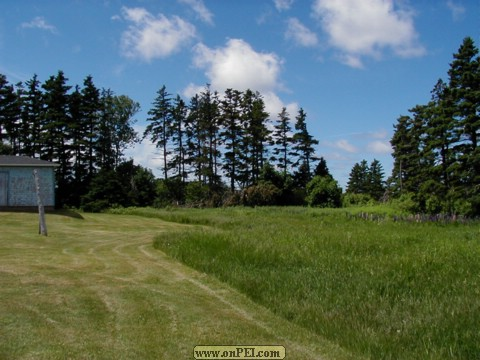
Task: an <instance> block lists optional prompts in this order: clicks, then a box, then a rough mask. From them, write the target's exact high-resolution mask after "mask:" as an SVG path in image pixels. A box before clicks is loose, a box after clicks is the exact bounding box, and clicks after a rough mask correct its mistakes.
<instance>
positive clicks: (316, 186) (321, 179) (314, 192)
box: [306, 176, 342, 207]
mask: <svg viewBox="0 0 480 360" xmlns="http://www.w3.org/2000/svg"><path fill="white" fill-rule="evenodd" d="M306 201H307V203H308V205H310V206H318V207H340V206H341V205H342V188H341V187H340V186H338V183H337V181H336V180H335V179H334V178H332V177H331V176H315V177H314V178H313V179H312V180H311V181H310V182H309V183H308V184H307V197H306Z"/></svg>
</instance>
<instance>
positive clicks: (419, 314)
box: [155, 208, 480, 359]
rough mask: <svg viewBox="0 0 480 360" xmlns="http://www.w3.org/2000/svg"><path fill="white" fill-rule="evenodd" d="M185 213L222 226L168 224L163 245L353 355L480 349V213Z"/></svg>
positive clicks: (465, 355) (474, 353)
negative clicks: (465, 217) (461, 216)
mask: <svg viewBox="0 0 480 360" xmlns="http://www.w3.org/2000/svg"><path fill="white" fill-rule="evenodd" d="M175 211H176V212H177V214H176V216H179V215H180V214H181V216H186V217H188V218H191V221H192V222H195V221H196V220H195V219H197V220H198V221H199V222H201V221H200V219H204V220H205V219H209V221H208V223H209V224H211V225H213V226H212V227H210V228H207V227H201V228H195V229H193V230H190V231H187V232H182V233H179V234H177V235H176V236H174V237H172V235H171V234H160V235H158V236H157V237H156V239H155V246H156V247H157V248H160V249H162V250H164V251H166V252H167V253H168V254H170V255H172V256H173V257H175V258H177V259H180V260H181V261H183V262H184V263H186V264H188V265H190V266H192V267H194V268H197V269H199V270H201V271H203V272H206V273H209V274H213V275H215V276H216V277H218V278H219V279H221V280H222V281H225V282H227V283H229V284H231V285H233V286H234V287H236V288H238V289H239V290H241V291H242V292H244V293H246V294H247V295H248V296H250V297H251V298H252V299H254V300H255V301H257V302H258V303H260V304H262V305H264V306H266V307H268V308H270V309H271V310H273V311H274V312H275V313H277V314H280V315H281V316H283V317H284V318H286V319H288V320H291V321H293V322H294V323H297V324H300V325H301V326H303V327H305V328H307V329H309V330H311V331H313V332H315V333H318V334H320V335H322V336H324V337H326V338H328V339H330V340H333V341H336V342H338V343H339V344H340V345H341V346H343V347H346V348H348V349H349V350H351V351H353V352H354V353H357V354H359V355H362V356H367V357H371V358H374V359H445V358H451V359H473V358H480V330H479V328H478V324H480V297H479V295H480V226H479V225H478V223H472V224H468V225H459V224H448V225H447V224H433V223H407V222H393V221H391V220H388V219H386V220H382V221H365V220H363V219H358V218H356V217H352V216H347V215H348V214H346V213H345V211H344V210H337V211H332V210H315V209H305V208H259V209H241V208H236V209H235V208H234V209H217V210H203V211H197V210H196V211H191V210H188V211H187V210H175ZM158 214H159V215H158V216H162V217H164V216H168V211H166V212H165V211H161V212H159V213H158ZM160 214H161V215H160ZM202 221H203V220H202Z"/></svg>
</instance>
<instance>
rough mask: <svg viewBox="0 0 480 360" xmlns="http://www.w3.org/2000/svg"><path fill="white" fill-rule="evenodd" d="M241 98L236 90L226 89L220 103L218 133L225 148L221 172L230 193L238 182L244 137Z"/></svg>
mask: <svg viewBox="0 0 480 360" xmlns="http://www.w3.org/2000/svg"><path fill="white" fill-rule="evenodd" d="M241 98H242V94H241V92H240V91H238V90H233V89H227V90H226V91H225V94H224V97H223V100H222V101H221V102H220V111H221V124H222V129H223V131H222V132H221V133H220V136H221V137H222V142H223V145H224V147H225V152H224V156H223V157H224V160H223V170H224V172H225V175H226V177H227V178H228V179H229V182H230V191H231V192H232V193H233V192H234V191H235V184H236V182H237V180H238V170H239V168H240V166H241V165H240V161H241V156H240V155H241V148H240V143H241V141H242V138H243V136H244V134H243V131H242V130H243V128H242V124H241V121H240V120H241V107H240V105H241Z"/></svg>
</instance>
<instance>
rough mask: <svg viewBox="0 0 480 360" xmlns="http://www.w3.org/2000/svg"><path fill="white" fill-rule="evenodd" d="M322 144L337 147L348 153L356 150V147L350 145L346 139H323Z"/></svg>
mask: <svg viewBox="0 0 480 360" xmlns="http://www.w3.org/2000/svg"><path fill="white" fill-rule="evenodd" d="M323 145H324V146H326V147H330V148H333V149H338V150H341V151H345V152H348V153H356V152H358V149H357V147H356V146H354V145H352V144H351V143H350V142H349V141H348V140H346V139H340V140H337V141H335V142H330V141H324V142H323Z"/></svg>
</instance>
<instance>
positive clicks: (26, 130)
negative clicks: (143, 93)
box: [0, 71, 140, 207]
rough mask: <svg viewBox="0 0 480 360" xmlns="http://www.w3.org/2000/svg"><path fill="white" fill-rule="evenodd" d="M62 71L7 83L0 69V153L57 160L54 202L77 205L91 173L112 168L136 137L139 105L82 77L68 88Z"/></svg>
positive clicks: (90, 177)
mask: <svg viewBox="0 0 480 360" xmlns="http://www.w3.org/2000/svg"><path fill="white" fill-rule="evenodd" d="M67 81H68V79H67V78H66V77H65V75H64V73H63V71H58V73H57V74H56V75H55V76H53V75H52V76H50V77H49V78H48V79H47V80H46V81H45V82H43V83H40V81H39V80H38V77H37V75H34V76H33V77H32V78H31V79H30V80H28V81H25V83H22V82H19V83H17V84H15V85H13V84H10V83H9V82H8V80H7V78H6V76H5V75H2V74H0V154H4V155H22V156H29V157H32V158H39V159H42V160H48V161H53V162H56V163H58V164H59V165H60V166H59V167H58V168H57V169H56V172H55V176H56V184H57V188H56V202H57V204H58V205H59V206H65V205H66V206H75V207H79V206H80V205H81V201H82V197H84V196H85V195H86V194H87V193H88V192H89V190H90V186H91V184H92V181H93V179H94V178H95V176H96V175H97V174H98V173H99V172H101V171H111V170H114V169H116V168H117V167H118V166H119V165H120V164H121V163H122V161H123V160H124V159H123V155H124V151H125V150H126V149H127V148H128V146H130V145H131V144H133V143H135V142H137V141H138V134H136V132H135V131H134V129H133V124H134V122H135V121H134V120H133V116H134V115H135V114H136V113H137V112H138V111H139V109H140V105H139V104H138V103H137V102H135V101H133V100H132V99H130V98H129V97H128V96H125V95H115V94H114V92H113V91H112V90H110V89H99V88H97V87H96V86H95V84H94V83H93V79H92V77H91V76H87V77H86V78H85V80H84V82H83V86H82V87H80V86H78V85H76V86H74V87H72V86H70V85H68V84H67Z"/></svg>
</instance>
